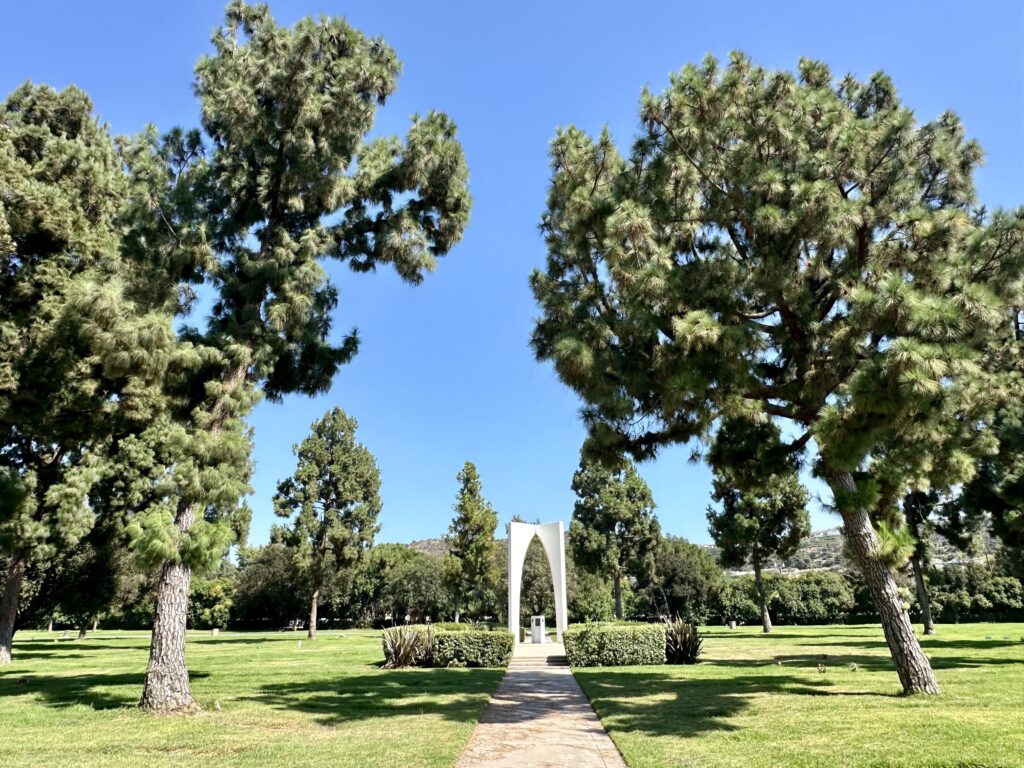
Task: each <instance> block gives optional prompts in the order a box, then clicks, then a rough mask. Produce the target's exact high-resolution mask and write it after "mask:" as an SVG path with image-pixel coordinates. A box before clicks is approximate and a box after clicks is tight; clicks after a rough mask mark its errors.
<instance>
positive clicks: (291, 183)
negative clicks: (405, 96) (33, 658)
mask: <svg viewBox="0 0 1024 768" xmlns="http://www.w3.org/2000/svg"><path fill="white" fill-rule="evenodd" d="M212 42H213V46H214V53H213V54H212V55H209V56H205V57H203V58H202V59H201V60H200V62H199V64H198V65H197V68H196V79H195V91H196V94H197V96H198V98H199V101H200V106H201V113H202V130H201V131H190V132H183V131H172V132H171V133H170V134H168V135H167V137H165V138H164V139H163V140H157V139H156V138H155V137H154V136H153V135H152V134H149V135H148V136H147V137H143V139H142V140H140V141H139V142H136V143H134V144H133V145H132V146H131V147H130V148H129V149H130V153H129V162H130V164H131V167H132V173H133V178H134V179H135V180H136V187H137V192H136V194H135V196H134V199H135V200H136V203H135V208H136V209H137V210H138V211H139V213H140V220H141V221H142V223H141V224H139V225H138V226H137V227H136V228H135V229H134V230H133V233H132V234H133V236H134V238H135V240H134V242H135V243H136V244H137V246H138V247H139V248H140V249H144V250H145V251H146V252H148V253H150V254H152V257H153V258H154V259H158V260H159V263H160V264H161V265H162V266H163V267H164V268H165V269H167V270H168V271H171V272H172V274H174V275H175V276H176V278H177V279H178V280H179V282H180V284H181V285H182V286H183V287H186V288H187V286H188V285H189V284H191V283H196V282H202V283H204V284H205V285H207V286H210V287H212V289H213V290H214V291H215V293H216V300H215V303H214V305H213V311H212V314H211V316H210V318H209V321H208V323H206V325H205V326H204V327H202V328H193V327H185V329H184V331H183V332H182V334H181V337H180V343H179V347H180V349H181V354H182V357H183V358H184V360H183V363H182V366H181V367H180V369H177V370H176V372H175V374H176V375H175V376H173V377H169V380H168V386H167V392H168V398H169V406H168V408H167V418H166V419H165V420H163V421H162V422H161V423H158V424H155V425H154V426H153V428H152V429H151V430H150V433H151V437H152V439H153V443H154V445H155V446H158V447H159V449H158V451H157V453H158V455H157V456H155V459H154V461H155V463H156V464H159V465H163V466H166V467H167V468H168V469H169V474H170V475H171V478H170V479H167V478H161V479H160V480H159V481H158V482H159V483H160V485H161V491H160V493H158V494H156V496H157V498H156V499H155V501H154V503H152V504H151V505H150V507H149V508H148V511H147V512H146V513H145V514H143V515H140V520H139V522H138V525H137V526H136V546H137V548H138V550H139V551H140V552H141V553H143V554H144V555H145V556H146V557H147V558H148V559H149V560H151V561H152V562H154V563H156V564H157V567H158V568H159V570H160V578H159V582H158V587H157V604H156V617H155V620H154V626H153V637H152V644H151V648H150V659H149V665H148V668H147V672H146V680H145V687H144V691H143V695H142V701H141V706H142V707H143V708H145V709H148V710H150V711H158V712H174V711H182V710H189V709H193V708H195V707H196V703H195V701H194V700H193V698H192V696H191V693H190V689H189V682H188V671H187V667H186V665H185V625H186V616H187V612H186V609H187V600H188V594H189V582H190V579H191V575H192V571H193V569H194V568H195V567H201V566H206V565H209V564H210V563H211V562H215V561H216V559H217V558H218V557H219V555H220V553H221V552H222V551H223V548H224V546H225V544H226V543H227V542H228V541H229V540H230V531H229V530H227V529H228V528H229V522H230V520H229V519H226V518H232V517H234V515H235V513H236V511H237V509H238V505H237V499H238V497H239V496H240V495H241V494H242V493H244V491H245V489H246V488H247V483H248V474H249V466H248V464H249V460H248V457H249V449H250V445H249V442H250V441H249V435H248V432H247V430H246V428H245V425H244V418H245V416H246V415H247V414H248V413H249V411H250V409H251V408H252V406H253V404H254V403H255V402H256V401H257V400H258V399H259V398H260V397H266V398H268V399H270V400H273V401H278V400H280V399H281V398H283V397H284V396H285V395H286V394H289V393H302V394H316V393H318V392H323V391H324V390H325V389H326V388H327V387H328V386H329V384H330V382H331V379H332V377H333V376H334V374H335V372H336V371H337V369H338V367H339V366H340V365H342V364H343V363H345V362H347V361H348V360H349V359H351V357H352V356H353V355H354V354H355V353H356V350H357V347H358V338H357V336H356V334H355V332H354V331H353V332H352V333H350V334H348V335H347V336H344V337H342V338H341V340H340V342H339V343H338V344H333V343H331V341H329V334H330V330H331V312H332V310H334V308H335V307H336V305H337V302H338V296H337V291H336V289H335V288H334V287H333V286H332V285H331V284H330V283H329V281H328V280H327V278H326V275H325V272H324V270H323V267H322V266H321V262H322V261H323V260H324V259H326V258H336V259H340V260H341V261H344V262H346V263H347V264H348V265H349V266H350V267H351V268H352V269H353V270H355V271H357V272H369V271H373V270H374V269H375V268H376V267H378V266H379V265H391V266H393V267H394V268H395V270H396V271H397V272H398V274H399V275H400V276H401V277H402V278H403V279H404V280H406V281H408V282H410V283H413V284H415V283H419V282H420V281H421V280H422V279H423V277H424V274H425V273H426V272H428V271H430V270H431V269H433V267H434V265H435V263H436V260H437V258H438V257H440V256H443V255H444V254H445V253H447V252H448V250H449V249H450V248H451V247H452V246H453V245H454V244H455V243H456V242H457V241H458V240H459V239H460V238H461V235H462V232H463V229H464V227H465V225H466V223H467V219H468V213H469V195H468V191H467V186H466V185H467V170H466V165H465V160H464V157H463V153H462V149H461V146H460V145H459V143H458V141H457V140H456V139H455V125H454V124H453V122H452V121H451V120H450V119H449V118H448V117H447V116H446V115H444V114H442V113H438V112H430V113H429V114H427V115H426V116H424V117H422V118H420V117H416V118H414V119H413V123H412V126H411V128H410V129H409V132H408V135H407V136H406V138H405V139H404V140H403V139H400V138H397V137H393V136H381V137H378V138H375V139H373V140H371V141H368V142H366V141H364V138H365V136H366V134H367V133H368V132H369V131H370V130H371V128H372V126H373V122H374V117H375V112H376V108H377V106H379V105H382V104H383V103H384V102H385V101H386V100H387V98H388V97H389V96H390V94H391V93H392V92H393V90H394V88H395V85H396V81H397V77H398V74H399V71H400V68H401V67H400V64H399V61H398V59H397V58H396V56H395V53H394V51H393V50H392V49H391V48H390V47H388V46H387V45H386V44H385V43H384V42H383V41H381V40H379V39H369V38H367V37H365V36H364V35H363V34H361V33H360V32H358V31H357V30H355V29H353V28H352V27H350V26H349V25H348V24H347V23H346V22H345V21H344V20H342V19H330V18H320V19H317V20H314V19H303V20H301V21H299V22H298V23H297V24H296V25H295V26H294V27H293V28H290V29H289V28H285V27H282V26H279V25H277V24H276V23H275V22H274V20H273V19H272V18H271V16H270V12H269V10H268V9H267V8H266V6H263V5H256V6H249V5H246V4H244V3H242V2H237V1H236V2H233V3H232V4H231V5H230V6H229V7H228V9H227V12H226V18H225V23H224V25H223V26H222V27H221V28H219V29H218V30H216V32H215V33H214V36H213V41H212ZM146 210H148V211H150V215H149V216H148V217H143V216H142V215H141V214H142V212H144V211H146ZM182 293H183V294H184V295H186V297H187V291H182ZM189 308H190V307H189V305H188V304H187V303H185V304H183V306H182V308H181V309H182V312H183V313H187V311H188V309H189Z"/></svg>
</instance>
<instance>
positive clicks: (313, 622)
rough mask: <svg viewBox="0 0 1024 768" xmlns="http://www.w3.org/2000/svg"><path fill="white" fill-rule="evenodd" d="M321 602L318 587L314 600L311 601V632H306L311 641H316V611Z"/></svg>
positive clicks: (315, 590)
mask: <svg viewBox="0 0 1024 768" xmlns="http://www.w3.org/2000/svg"><path fill="white" fill-rule="evenodd" d="M319 602H320V587H316V588H315V589H314V590H313V599H312V600H310V601H309V630H308V631H307V632H306V637H308V638H309V639H310V640H316V622H317V618H316V609H317V605H318V604H319Z"/></svg>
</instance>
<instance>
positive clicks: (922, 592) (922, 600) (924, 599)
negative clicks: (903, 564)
mask: <svg viewBox="0 0 1024 768" xmlns="http://www.w3.org/2000/svg"><path fill="white" fill-rule="evenodd" d="M910 564H911V566H912V567H913V569H914V585H915V586H916V587H917V602H918V604H919V605H920V606H921V621H922V622H924V633H925V634H926V635H934V634H935V623H934V622H933V621H932V601H931V599H930V598H929V597H928V587H927V586H925V583H924V570H923V569H922V568H921V558H920V557H918V556H917V553H916V552H915V553H914V554H913V555H912V556H911V558H910Z"/></svg>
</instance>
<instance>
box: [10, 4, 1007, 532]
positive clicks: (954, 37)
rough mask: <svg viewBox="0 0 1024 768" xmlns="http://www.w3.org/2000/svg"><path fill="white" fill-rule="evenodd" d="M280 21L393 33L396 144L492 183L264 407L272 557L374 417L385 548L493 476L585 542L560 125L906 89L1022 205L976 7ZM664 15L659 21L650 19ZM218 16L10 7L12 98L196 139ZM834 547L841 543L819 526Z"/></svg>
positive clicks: (261, 438) (684, 477)
mask: <svg viewBox="0 0 1024 768" xmlns="http://www.w3.org/2000/svg"><path fill="white" fill-rule="evenodd" d="M271 8H272V10H273V12H274V14H275V16H276V17H277V19H278V21H280V22H287V23H291V22H293V21H294V20H296V19H297V18H299V17H300V16H304V15H308V14H321V13H322V14H328V15H343V16H346V17H347V18H348V19H349V21H350V22H351V23H353V24H354V25H355V26H357V27H359V28H360V29H362V30H363V31H365V32H367V33H369V34H371V35H382V36H383V37H384V38H385V39H386V40H387V41H388V43H390V44H391V45H392V46H393V47H394V48H395V49H396V50H397V52H398V55H399V57H400V58H401V59H402V60H403V62H404V63H405V74H404V75H403V76H402V79H401V80H400V82H399V88H398V92H397V93H396V95H395V96H394V98H393V99H392V100H391V102H390V103H389V104H388V106H387V107H386V108H385V109H384V110H383V112H382V113H381V116H380V120H379V123H378V129H379V130H380V131H381V132H389V133H390V132H399V133H404V129H405V126H406V124H407V119H408V117H409V115H411V114H412V113H414V112H424V111H426V110H427V109H430V108H438V109H443V110H445V111H447V112H448V113H449V114H451V115H452V116H453V117H454V118H455V120H456V121H457V123H458V125H459V134H460V138H461V139H462V142H463V144H464V146H465V149H466V154H467V156H468V160H469V165H470V171H471V186H472V193H473V198H474V208H473V214H472V220H471V222H470V226H469V229H468V231H467V233H466V237H465V239H464V241H463V242H462V243H461V244H460V245H459V246H458V247H457V248H456V249H455V250H454V251H453V252H452V253H451V254H450V255H449V256H448V257H447V258H446V259H444V260H443V261H442V263H441V265H440V267H439V268H438V270H437V272H436V273H435V274H434V275H432V276H431V277H429V278H428V279H427V280H426V282H425V283H424V284H423V285H421V286H419V287H417V288H412V287H409V286H406V285H403V284H401V283H400V282H399V281H398V280H397V279H395V278H394V277H393V276H392V275H391V274H389V273H387V272H381V273H379V274H376V275H358V276H357V275H350V274H347V273H346V272H345V271H344V270H343V269H340V268H338V267H337V265H334V266H331V267H330V269H331V272H332V275H333V276H334V277H335V279H336V280H337V282H338V284H339V285H340V289H341V303H340V306H339V309H338V314H337V320H336V327H337V328H338V329H339V330H342V329H347V328H350V327H352V326H358V327H359V329H360V332H361V335H362V340H363V346H362V351H361V352H360V354H359V355H358V357H357V358H356V360H355V361H354V362H353V363H352V364H351V365H349V366H348V367H346V368H345V369H343V371H342V372H341V374H340V375H339V376H338V378H337V380H336V382H335V385H334V387H333V389H332V390H331V391H330V392H329V393H328V394H326V395H324V396H323V397H319V398H317V399H315V400H310V399H308V398H301V397H292V398H289V399H287V400H286V401H285V402H284V403H283V404H277V405H273V404H262V405H260V406H259V407H258V408H257V409H256V412H255V414H254V415H253V418H252V423H253V426H254V427H255V431H256V450H255V459H256V464H257V466H256V476H255V480H254V483H253V484H254V488H255V493H254V495H253V498H252V499H251V504H252V506H253V509H254V511H255V515H254V518H253V528H252V534H251V539H250V540H251V541H252V542H253V543H262V542H264V541H265V540H266V536H267V532H268V530H269V527H270V524H271V523H272V522H274V516H273V513H272V511H271V506H270V498H271V496H272V494H273V491H274V487H275V484H276V482H277V480H278V479H279V478H281V477H284V476H286V475H288V474H289V473H290V472H291V471H292V469H293V467H294V463H293V458H292V454H291V446H292V444H293V443H295V442H296V441H298V440H300V439H301V438H302V437H303V435H304V434H305V433H306V430H307V428H308V426H309V424H310V422H311V421H312V420H313V419H315V418H317V417H319V416H320V415H321V414H322V413H323V412H324V411H325V410H326V409H328V408H329V407H331V406H333V405H341V406H342V407H343V408H345V410H347V411H348V412H349V413H350V414H352V415H353V416H355V417H356V418H358V419H359V423H360V438H361V440H362V441H363V442H364V443H365V444H366V445H367V446H368V447H369V448H370V449H371V450H372V451H373V452H374V454H376V456H377V458H378V462H379V464H380V468H381V473H382V477H383V489H382V493H383V499H384V510H383V513H382V516H381V522H382V531H381V539H383V540H387V541H410V540H413V539H418V538H425V537H432V536H439V535H441V534H442V533H443V532H444V531H445V529H446V527H447V525H448V522H449V519H450V517H451V505H452V501H453V497H454V494H455V490H456V483H455V474H456V472H457V471H458V470H459V468H460V467H461V466H462V463H463V462H464V461H465V460H467V459H470V460H472V461H474V462H476V464H477V466H478V467H479V469H480V472H481V474H482V477H483V482H484V491H485V494H486V495H487V496H488V498H490V499H491V501H492V502H493V503H494V505H495V507H496V508H497V510H498V512H499V515H500V518H501V521H502V523H504V522H505V521H507V520H509V519H510V518H511V517H512V515H514V514H519V515H522V516H523V517H525V518H527V519H531V520H532V519H534V518H538V517H539V518H542V519H543V520H545V521H547V520H555V519H558V518H561V519H563V520H566V521H568V519H569V517H570V515H571V512H572V502H573V497H572V493H571V491H570V490H569V482H570V479H571V477H572V473H573V470H574V469H575V467H576V464H577V460H578V450H579V446H580V443H581V440H582V438H583V432H582V430H581V428H580V426H579V424H578V421H577V417H576V414H577V408H578V403H577V402H576V400H575V397H574V396H573V395H572V394H571V393H570V392H569V391H568V390H567V389H566V388H565V387H563V386H562V385H561V384H559V383H558V381H557V380H556V378H555V376H554V374H553V373H552V371H551V370H550V368H549V367H548V366H542V365H539V364H537V363H536V362H534V360H533V357H532V355H531V353H530V350H529V347H528V345H527V340H528V338H529V334H530V330H531V326H532V319H533V316H534V313H535V307H534V304H533V301H532V298H531V295H530V291H529V289H528V287H527V282H526V280H527V275H528V274H529V273H530V271H531V269H533V268H534V267H536V266H540V265H542V264H543V259H544V247H543V243H542V242H541V239H540V237H539V236H538V231H537V224H538V221H539V217H540V213H541V211H542V209H543V207H544V200H545V192H546V186H547V181H548V166H547V155H546V152H547V144H548V141H549V140H550V138H551V137H552V135H553V134H554V131H555V127H556V126H560V125H567V124H569V123H575V124H577V125H579V126H581V127H583V128H584V129H586V130H588V131H597V130H599V129H600V127H601V125H602V124H604V123H607V124H608V125H609V126H610V127H611V129H612V131H613V134H614V136H615V137H616V138H617V139H618V140H619V141H620V142H622V143H625V142H626V141H628V140H629V139H630V138H631V136H632V135H633V132H634V130H635V128H636V114H637V103H638V97H639V94H640V89H641V88H642V87H643V86H644V85H649V86H651V87H652V88H654V89H656V90H660V89H662V88H663V87H664V86H665V85H666V83H667V80H668V74H669V73H670V72H672V71H675V70H677V69H678V68H680V67H681V66H682V65H683V64H685V63H687V62H691V61H697V60H700V59H701V58H702V57H703V56H704V55H705V54H706V53H709V52H710V53H712V54H714V55H716V56H718V57H719V58H721V57H724V56H726V55H727V54H728V52H729V51H730V50H732V49H741V50H744V51H746V52H747V53H749V54H750V55H751V56H752V57H753V58H754V60H755V61H756V62H757V63H759V64H763V65H766V66H770V67H780V68H781V67H786V68H792V67H793V66H794V65H795V64H796V62H797V59H798V58H799V57H801V56H810V57H814V58H819V59H822V60H824V61H826V62H827V63H829V64H830V65H831V66H832V68H833V71H834V72H836V73H839V74H842V73H846V72H852V73H854V74H855V75H857V76H860V77H866V76H867V75H869V74H871V73H872V72H874V71H876V70H878V69H884V70H885V71H887V72H888V73H889V74H890V75H891V76H892V77H893V78H894V80H895V82H896V85H897V87H898V88H899V89H900V92H901V94H902V96H903V98H904V100H905V101H906V103H908V104H909V105H910V106H911V107H913V108H914V110H915V111H916V113H917V114H918V116H919V117H920V118H921V119H922V120H927V119H931V118H932V117H934V116H936V115H938V114H939V113H940V112H942V111H943V110H945V109H947V108H952V109H954V110H955V111H957V112H958V113H959V114H960V115H961V116H962V118H963V120H964V122H965V123H966V126H967V129H968V131H969V133H970V135H972V136H973V137H975V138H977V139H979V140H980V141H981V143H982V145H983V147H984V149H985V153H986V163H985V166H984V168H982V170H981V171H980V173H979V174H978V177H977V183H978V189H979V194H980V198H981V200H982V201H984V202H985V203H986V204H988V205H989V206H990V207H998V206H1016V205H1020V204H1021V203H1022V202H1024V4H1021V3H1020V2H1019V0H1003V2H984V1H981V0H974V1H973V2H971V3H966V4H965V3H955V2H941V1H940V2H935V1H933V2H927V3H926V2H893V0H887V1H886V2H866V1H864V0H861V1H860V2H857V3H853V4H850V3H829V2H822V0H814V1H813V2H776V3H770V2H754V1H753V0H752V1H751V2H732V3H721V2H690V1H688V2H681V1H677V2H664V3H646V4H643V5H642V7H641V6H638V5H637V4H635V3H625V2H622V3H614V4H613V3H603V2H586V3H584V2H578V3H572V4H570V3H564V2H551V0H548V2H544V3H538V2H516V3H503V4H496V3H484V2H431V3H427V2H413V1H412V0H410V1H409V2H383V1H382V0H375V1H373V2H367V1H364V2H348V3H344V2H336V1H334V0H288V1H287V2H284V1H278V2H273V3H271ZM641 8H642V9H641ZM221 11H222V5H221V3H220V1H219V0H202V1H201V2H200V1H199V0H178V2H164V3H147V2H138V0H134V2H102V0H97V1H96V2H85V3H83V2H72V1H71V0H67V1H66V2H47V1H46V0H31V2H8V3H5V7H4V9H3V13H2V16H0V18H2V20H3V28H4V43H3V45H2V46H0V90H2V91H3V93H7V92H9V91H10V90H11V89H12V88H14V87H15V86H17V85H18V84H20V83H21V82H23V81H24V80H26V79H32V80H33V81H35V82H44V83H49V84H51V85H54V86H57V87H63V86H66V85H68V84H71V83H74V84H77V85H78V86H79V87H81V88H83V89H84V90H85V91H87V92H88V93H89V94H90V95H91V96H92V98H93V101H94V103H95V105H96V109H97V111H98V112H99V114H100V115H101V116H102V117H103V119H105V120H106V121H107V122H109V123H110V125H111V127H112V129H113V131H115V132H117V133H130V132H135V131H138V130H140V129H141V128H142V127H143V125H144V124H145V123H147V122H153V123H155V124H156V125H157V126H158V127H159V128H160V129H167V128H170V127H171V126H173V125H176V124H181V125H186V126H193V125H195V124H197V122H198V119H197V117H198V115H197V104H196V101H195V99H194V98H193V96H192V93H191V89H190V84H191V72H192V66H193V64H194V63H195V61H196V59H197V58H198V57H199V55H200V54H201V53H204V52H206V51H207V50H209V42H208V41H209V37H210V33H211V31H212V30H213V28H214V27H215V26H216V25H217V23H218V21H219V19H220V16H221ZM687 455H688V451H687V450H686V449H682V448H680V449H676V450H672V451H666V452H665V453H664V454H663V455H662V456H661V457H660V458H659V459H658V460H657V461H656V462H652V463H649V464H646V465H644V466H643V467H642V468H641V471H642V473H643V475H644V477H646V479H647V481H648V482H649V483H650V485H651V488H652V490H653V492H654V496H655V499H656V500H657V502H658V513H659V516H660V518H661V521H662V525H663V527H664V528H665V529H666V530H667V531H669V532H671V533H676V534H680V535H684V536H686V537H687V538H690V539H691V540H694V541H698V542H704V541H707V540H708V536H707V531H706V526H705V520H704V508H705V506H706V505H707V502H708V494H709V490H710V480H709V475H708V473H707V470H706V469H705V468H703V467H695V466H692V465H689V464H688V463H687V461H686V459H687ZM814 524H815V527H816V528H824V527H828V526H831V525H835V524H836V522H835V520H834V519H833V518H831V517H830V516H829V515H827V514H825V513H823V512H817V513H815V517H814Z"/></svg>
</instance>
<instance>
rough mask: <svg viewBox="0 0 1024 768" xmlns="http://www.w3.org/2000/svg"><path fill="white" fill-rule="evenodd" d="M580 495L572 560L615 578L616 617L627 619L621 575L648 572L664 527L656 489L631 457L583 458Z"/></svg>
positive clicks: (577, 480)
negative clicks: (613, 459)
mask: <svg viewBox="0 0 1024 768" xmlns="http://www.w3.org/2000/svg"><path fill="white" fill-rule="evenodd" d="M572 489H573V491H574V492H575V494H576V505H575V507H574V508H573V513H572V521H571V522H570V523H569V546H570V548H571V549H572V559H573V562H574V563H575V564H576V565H577V566H578V567H579V568H582V569H584V570H586V571H589V572H590V573H593V574H597V575H600V576H603V577H605V578H607V579H610V580H611V583H612V594H613V596H614V598H615V618H617V619H621V618H622V580H623V579H624V578H626V577H628V576H633V577H636V578H643V577H649V575H650V573H651V571H653V569H654V552H655V549H656V548H657V546H658V541H659V539H660V538H661V527H660V526H659V525H658V519H657V518H656V517H655V516H654V497H653V496H651V489H650V488H648V487H647V483H645V482H644V479H643V478H642V477H640V475H639V473H637V471H636V466H635V465H634V464H633V462H631V461H629V460H622V461H619V462H616V463H614V464H613V465H611V467H606V466H604V465H602V464H601V463H599V462H594V461H586V460H584V461H581V462H580V467H579V469H578V470H576V472H575V474H574V475H573V477H572Z"/></svg>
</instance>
